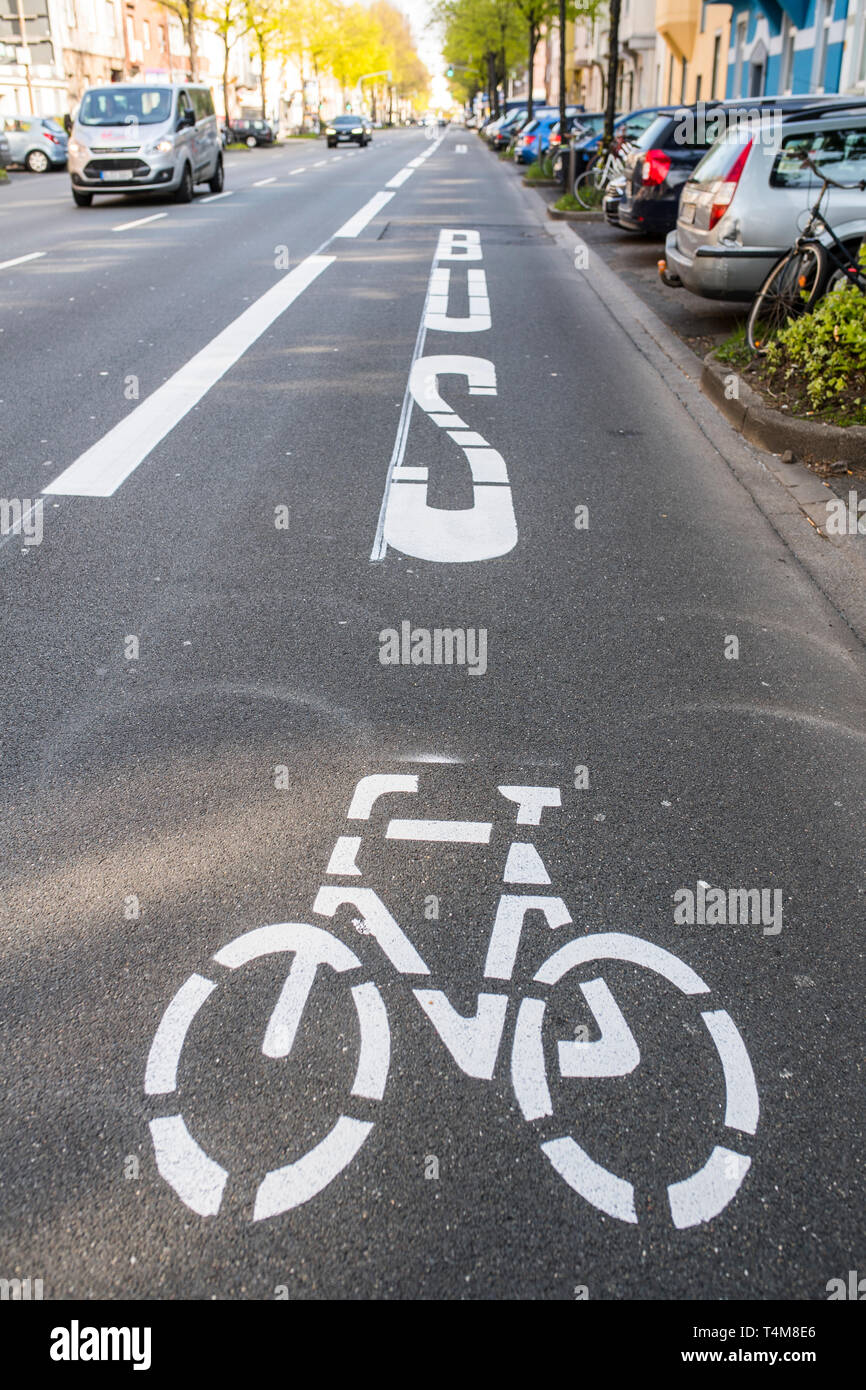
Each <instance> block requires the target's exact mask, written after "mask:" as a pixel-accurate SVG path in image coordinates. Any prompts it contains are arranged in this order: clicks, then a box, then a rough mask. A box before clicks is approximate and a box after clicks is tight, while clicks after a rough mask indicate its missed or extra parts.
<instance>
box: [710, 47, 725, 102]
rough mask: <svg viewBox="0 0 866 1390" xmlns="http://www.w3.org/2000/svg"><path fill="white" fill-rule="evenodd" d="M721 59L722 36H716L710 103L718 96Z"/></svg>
mask: <svg viewBox="0 0 866 1390" xmlns="http://www.w3.org/2000/svg"><path fill="white" fill-rule="evenodd" d="M721 57H722V36H721V34H716V37H715V38H714V39H713V75H712V78H711V79H710V101H715V99H716V97H717V96H718V91H717V90H716V88H717V87H718V82H719V63H720V61H721Z"/></svg>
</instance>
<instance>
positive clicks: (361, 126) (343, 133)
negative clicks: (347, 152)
mask: <svg viewBox="0 0 866 1390" xmlns="http://www.w3.org/2000/svg"><path fill="white" fill-rule="evenodd" d="M325 135H326V136H327V140H328V149H329V150H333V149H334V148H335V147H336V146H337V145H351V144H355V145H360V147H361V149H363V148H364V146H365V145H368V144H369V143H370V141H371V140H372V138H373V130H372V127H371V126H370V123H369V121H368V120H367V118H366V116H351V115H350V116H335V117H334V119H333V120H332V121H329V122H328V124H327V126H326V127H325Z"/></svg>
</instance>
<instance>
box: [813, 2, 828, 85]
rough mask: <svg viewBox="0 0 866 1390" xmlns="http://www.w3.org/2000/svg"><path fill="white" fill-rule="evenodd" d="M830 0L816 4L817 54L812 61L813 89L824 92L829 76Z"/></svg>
mask: <svg viewBox="0 0 866 1390" xmlns="http://www.w3.org/2000/svg"><path fill="white" fill-rule="evenodd" d="M832 18H833V16H832V13H831V4H830V0H817V3H816V5H815V56H814V59H813V62H812V91H813V92H823V90H824V82H825V79H826V76H827V46H828V40H829V37H830V24H831V22H832Z"/></svg>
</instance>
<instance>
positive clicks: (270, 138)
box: [231, 116, 277, 150]
mask: <svg viewBox="0 0 866 1390" xmlns="http://www.w3.org/2000/svg"><path fill="white" fill-rule="evenodd" d="M231 138H232V140H233V141H234V142H235V143H236V144H242V145H247V146H248V147H249V148H250V149H251V150H252V149H255V147H256V146H257V145H273V144H274V143H275V141H276V138H277V135H276V131H275V130H274V128H273V126H272V125H271V123H270V121H265V120H263V119H262V117H261V116H249V117H247V116H239V117H237V118H236V119H235V120H233V121H232V123H231Z"/></svg>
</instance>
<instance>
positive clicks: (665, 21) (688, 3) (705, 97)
mask: <svg viewBox="0 0 866 1390" xmlns="http://www.w3.org/2000/svg"><path fill="white" fill-rule="evenodd" d="M767 3H768V4H772V3H775V0H767ZM655 8H656V15H655V27H656V30H657V33H658V43H657V46H656V55H655V61H656V87H655V92H656V97H655V99H656V101H658V102H660V103H664V104H665V105H668V104H672V105H675V104H676V103H678V102H693V101H718V100H720V99H721V98H722V97H724V96H725V95H726V91H727V87H728V81H727V71H728V55H729V49H730V35H731V10H732V6H731V5H730V4H717V3H715V2H714V0H656V7H655Z"/></svg>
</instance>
